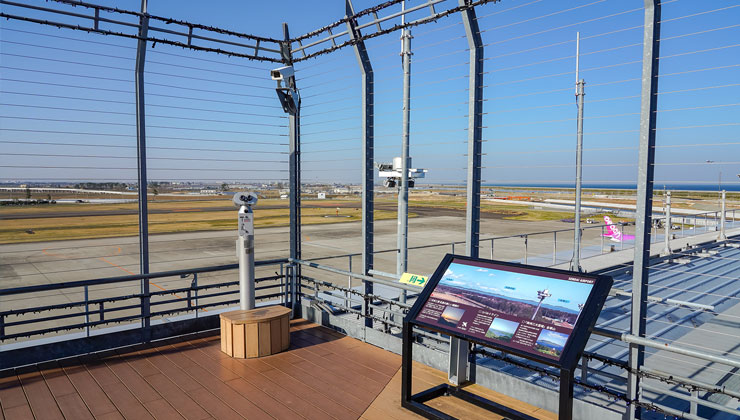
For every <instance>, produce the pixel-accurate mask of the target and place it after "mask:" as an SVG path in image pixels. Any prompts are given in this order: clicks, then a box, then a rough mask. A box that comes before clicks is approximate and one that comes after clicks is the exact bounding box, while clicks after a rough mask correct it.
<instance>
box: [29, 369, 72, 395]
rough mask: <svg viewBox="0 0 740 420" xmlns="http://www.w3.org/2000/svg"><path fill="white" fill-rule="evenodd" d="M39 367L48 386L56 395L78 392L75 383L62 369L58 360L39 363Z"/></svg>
mask: <svg viewBox="0 0 740 420" xmlns="http://www.w3.org/2000/svg"><path fill="white" fill-rule="evenodd" d="M38 368H39V371H41V374H42V375H43V376H44V380H45V381H46V386H48V387H49V390H50V391H51V394H52V395H53V396H54V397H61V396H62V395H68V394H76V393H77V390H76V389H75V387H74V385H72V382H70V381H69V378H67V375H66V374H65V373H64V370H62V368H61V367H60V366H59V364H58V363H57V362H49V363H43V364H41V365H39V366H38Z"/></svg>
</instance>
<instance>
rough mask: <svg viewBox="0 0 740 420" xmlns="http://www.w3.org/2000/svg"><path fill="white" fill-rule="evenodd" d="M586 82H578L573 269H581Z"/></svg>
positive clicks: (571, 266) (571, 264)
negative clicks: (584, 89)
mask: <svg viewBox="0 0 740 420" xmlns="http://www.w3.org/2000/svg"><path fill="white" fill-rule="evenodd" d="M585 84H586V82H584V81H583V79H581V80H579V81H578V83H577V89H578V93H577V94H576V100H577V102H578V134H577V143H576V208H575V225H576V226H575V229H573V231H574V236H575V238H574V241H573V242H574V244H573V259H572V260H571V262H570V269H571V270H572V271H581V183H582V182H583V97H584V95H585V94H584V92H583V87H584V85H585Z"/></svg>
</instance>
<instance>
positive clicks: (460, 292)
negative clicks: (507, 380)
mask: <svg viewBox="0 0 740 420" xmlns="http://www.w3.org/2000/svg"><path fill="white" fill-rule="evenodd" d="M611 283H612V281H611V279H610V278H608V277H603V276H598V275H589V274H582V273H575V272H569V271H563V270H554V269H546V268H540V267H532V266H523V265H520V264H511V263H503V262H495V261H488V260H480V259H471V258H466V257H459V256H452V255H448V256H447V257H446V258H445V259H444V261H443V262H442V264H440V267H439V268H438V269H437V272H435V274H434V275H433V276H432V278H431V279H430V280H429V282H428V286H427V288H426V289H425V290H424V293H423V294H422V295H421V296H420V297H419V300H418V301H417V305H414V308H413V309H412V311H411V312H412V313H410V314H409V315H410V318H409V320H410V321H411V323H413V324H417V325H421V326H427V327H430V328H432V329H436V330H439V331H442V332H444V333H446V334H449V335H452V336H457V337H460V338H464V339H467V340H470V341H475V342H479V343H481V344H484V345H489V346H491V347H493V348H499V349H502V350H505V351H509V352H511V353H514V354H518V355H523V356H525V357H529V358H532V359H536V360H540V361H544V362H549V363H548V364H554V365H558V366H560V365H562V364H563V362H564V355H565V354H566V353H568V351H567V350H568V349H569V347H570V346H571V344H572V343H573V341H574V339H573V337H574V336H575V335H577V333H578V332H579V331H581V332H582V331H583V329H584V327H585V330H586V332H587V331H588V330H589V329H590V328H591V327H592V326H593V322H594V321H595V317H596V316H598V313H599V311H600V309H601V306H602V305H603V303H604V300H605V298H606V295H607V293H608V290H609V288H610V287H611ZM586 313H588V316H585V317H584V316H583V314H586ZM594 313H595V315H594ZM583 318H587V319H586V320H584V319H583ZM584 323H585V324H589V325H584ZM582 335H583V334H582ZM585 339H587V334H586V338H585ZM585 339H581V340H575V341H580V342H582V344H579V345H576V348H577V350H576V351H577V352H578V353H580V352H581V351H582V350H583V347H582V346H584V345H585ZM578 347H580V348H579V349H578ZM567 364H570V363H567Z"/></svg>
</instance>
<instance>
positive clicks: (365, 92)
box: [345, 0, 375, 328]
mask: <svg viewBox="0 0 740 420" xmlns="http://www.w3.org/2000/svg"><path fill="white" fill-rule="evenodd" d="M345 6H346V13H347V15H348V16H352V15H354V14H355V13H354V8H353V7H352V2H351V1H350V0H347V2H346V4H345ZM356 25H357V23H356V22H355V21H354V20H353V19H348V20H347V30H348V32H349V36H350V38H351V39H353V40H355V41H357V40H359V41H357V42H355V43H354V44H353V46H352V47H353V49H354V51H355V55H356V56H357V61H358V63H359V64H360V69H361V70H362V104H363V107H362V128H363V130H362V137H363V142H362V155H363V160H362V173H363V177H362V237H363V238H364V241H365V244H364V245H365V246H364V247H363V249H362V274H364V275H366V276H370V275H371V274H370V270H372V269H373V252H374V247H375V231H374V224H373V218H374V216H373V212H374V209H375V201H374V194H375V184H374V182H375V178H374V176H375V175H374V171H375V169H374V161H375V128H374V126H375V122H374V121H375V112H374V107H375V99H374V98H375V96H374V95H375V93H374V92H375V84H374V83H373V67H372V64H371V63H370V56H369V55H368V54H367V49H366V48H365V41H362V40H361V34H360V31H359V30H357V29H356V28H355V27H356ZM364 284H365V294H372V293H373V283H372V282H369V281H366V282H364ZM365 326H366V327H370V328H372V326H373V320H372V318H368V317H366V318H365Z"/></svg>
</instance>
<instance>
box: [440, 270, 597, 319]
mask: <svg viewBox="0 0 740 420" xmlns="http://www.w3.org/2000/svg"><path fill="white" fill-rule="evenodd" d="M440 284H444V285H446V286H452V287H454V286H462V287H465V288H468V289H476V290H480V291H482V292H484V293H493V294H498V295H503V296H511V297H513V298H516V299H525V300H535V301H536V300H537V291H539V290H543V289H548V290H550V293H551V294H552V296H551V297H549V298H547V299H546V300H545V303H547V304H549V305H556V306H563V307H565V308H568V309H571V310H574V311H579V309H578V304H579V303H585V302H586V299H587V298H588V294H589V293H591V288H592V285H590V284H587V283H577V282H573V281H567V280H559V279H553V278H547V277H540V276H532V275H528V274H521V273H515V272H511V271H503V270H492V269H488V268H483V267H475V266H472V265H464V264H458V263H452V264H450V267H449V268H448V269H447V271H446V272H445V274H444V276H443V277H442V280H441V281H440ZM512 288H513V289H512Z"/></svg>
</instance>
